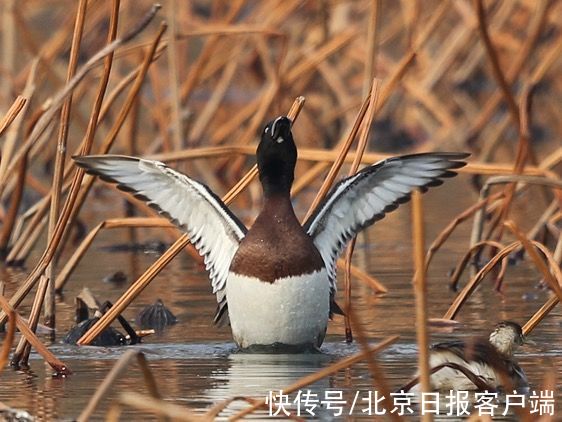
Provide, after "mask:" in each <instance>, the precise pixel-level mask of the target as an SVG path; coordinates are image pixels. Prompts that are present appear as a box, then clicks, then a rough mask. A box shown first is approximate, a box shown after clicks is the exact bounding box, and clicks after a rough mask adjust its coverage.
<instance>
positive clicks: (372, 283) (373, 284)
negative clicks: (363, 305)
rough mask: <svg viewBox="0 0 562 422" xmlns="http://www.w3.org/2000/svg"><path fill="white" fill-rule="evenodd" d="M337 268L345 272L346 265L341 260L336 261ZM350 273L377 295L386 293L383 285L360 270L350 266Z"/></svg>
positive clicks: (386, 290)
mask: <svg viewBox="0 0 562 422" xmlns="http://www.w3.org/2000/svg"><path fill="white" fill-rule="evenodd" d="M336 264H337V266H338V268H339V269H340V270H345V267H346V263H345V260H344V259H343V258H340V259H338V261H337V263H336ZM349 269H350V271H351V275H352V276H353V277H355V278H356V279H357V280H358V281H360V282H362V283H363V284H365V285H366V286H368V287H370V288H371V289H373V290H374V291H375V292H377V293H387V292H388V289H387V288H386V287H385V286H384V284H383V283H381V282H380V280H378V279H377V278H376V277H373V276H372V275H369V274H367V273H366V272H365V271H363V270H362V269H361V268H358V267H356V266H355V265H353V264H351V265H350V267H349Z"/></svg>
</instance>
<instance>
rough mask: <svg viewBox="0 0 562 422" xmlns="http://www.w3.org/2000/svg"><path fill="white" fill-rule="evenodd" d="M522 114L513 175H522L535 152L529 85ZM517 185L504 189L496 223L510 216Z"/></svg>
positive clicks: (497, 236) (520, 113)
mask: <svg viewBox="0 0 562 422" xmlns="http://www.w3.org/2000/svg"><path fill="white" fill-rule="evenodd" d="M519 110H520V112H519V115H518V118H519V121H518V124H519V127H518V129H519V142H518V145H517V154H516V157H515V163H514V165H513V173H514V174H521V171H522V170H523V168H524V167H525V162H526V161H527V159H528V158H529V157H533V156H534V155H533V150H532V147H531V144H530V139H529V138H530V133H529V132H530V127H531V123H530V115H531V89H530V88H529V85H525V86H524V87H523V93H522V94H521V102H520V109H519ZM516 186H517V184H516V183H510V184H508V185H507V186H506V187H505V188H504V192H505V199H504V201H503V204H502V207H501V208H500V209H499V210H498V211H497V219H495V220H494V223H496V224H497V223H500V222H504V221H505V220H506V219H507V217H508V215H509V209H510V207H511V203H512V202H513V198H514V196H515V189H516ZM497 227H498V233H497V234H496V239H497V240H501V238H502V235H503V229H504V225H502V224H500V225H499V226H497ZM495 228H496V226H491V227H490V229H489V233H490V237H491V234H492V232H493V231H494V230H495Z"/></svg>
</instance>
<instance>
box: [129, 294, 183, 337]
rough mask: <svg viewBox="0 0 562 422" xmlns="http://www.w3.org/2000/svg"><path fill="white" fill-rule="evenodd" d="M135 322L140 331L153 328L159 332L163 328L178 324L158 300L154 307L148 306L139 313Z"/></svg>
mask: <svg viewBox="0 0 562 422" xmlns="http://www.w3.org/2000/svg"><path fill="white" fill-rule="evenodd" d="M136 322H137V325H138V326H139V327H141V328H142V329H147V328H153V329H155V330H156V331H161V330H162V329H163V328H164V327H166V326H168V325H173V324H175V323H176V322H178V319H177V318H176V317H175V315H174V314H173V313H172V312H170V310H169V309H168V308H166V306H164V303H163V302H162V301H161V300H160V299H157V300H156V302H154V305H148V306H147V307H145V308H144V309H143V310H142V311H140V312H139V314H138V315H137V319H136Z"/></svg>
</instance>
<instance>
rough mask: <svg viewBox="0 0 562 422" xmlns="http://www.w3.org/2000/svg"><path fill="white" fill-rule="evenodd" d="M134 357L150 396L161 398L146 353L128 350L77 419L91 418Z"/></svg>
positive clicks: (80, 420)
mask: <svg viewBox="0 0 562 422" xmlns="http://www.w3.org/2000/svg"><path fill="white" fill-rule="evenodd" d="M133 358H136V360H137V363H138V365H139V366H140V368H141V370H142V373H143V379H144V382H145V384H146V387H147V389H148V392H149V393H150V397H152V398H154V399H159V398H160V393H159V392H158V388H157V386H156V379H155V378H154V374H153V373H152V371H151V370H150V367H149V366H148V362H147V361H146V358H145V357H144V354H143V353H142V352H137V351H135V350H127V351H126V352H125V353H123V355H121V357H120V358H119V360H118V361H117V362H116V363H115V365H113V368H111V370H110V371H109V373H108V374H107V375H106V377H105V378H104V379H103V381H102V383H101V384H100V385H99V387H98V388H97V389H96V392H95V393H94V395H93V396H92V397H91V398H90V401H89V402H88V404H87V405H86V407H85V408H84V410H82V412H81V413H80V415H79V416H78V418H77V419H76V420H77V421H79V422H82V421H88V420H90V418H91V416H92V414H93V413H94V411H95V410H96V407H97V406H98V404H99V403H100V402H101V401H102V400H103V399H104V397H105V396H106V395H107V393H108V391H109V389H110V388H111V387H112V386H113V385H114V383H115V382H116V381H117V380H118V379H119V377H120V376H121V375H122V374H123V373H124V372H125V370H126V369H128V368H129V365H130V363H131V361H132V360H133Z"/></svg>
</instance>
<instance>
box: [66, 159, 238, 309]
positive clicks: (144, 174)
mask: <svg viewBox="0 0 562 422" xmlns="http://www.w3.org/2000/svg"><path fill="white" fill-rule="evenodd" d="M73 158H74V161H76V163H77V164H78V165H79V166H81V167H83V168H85V169H86V171H87V172H88V173H90V174H94V175H98V176H100V177H101V178H102V179H103V180H105V181H108V182H112V183H116V184H117V187H118V188H119V189H121V190H124V191H127V192H131V193H132V194H133V195H134V196H136V197H137V198H139V199H142V200H144V201H146V202H147V203H148V205H150V206H151V207H152V208H155V209H156V210H157V211H158V212H160V213H161V214H164V215H165V216H167V217H168V218H169V219H170V220H171V221H172V222H173V223H175V224H176V225H177V226H178V227H180V228H181V229H182V230H184V231H185V232H186V233H187V234H188V235H189V239H190V241H191V243H192V244H193V246H195V248H196V249H197V251H198V252H199V253H200V254H201V255H202V256H203V257H204V261H205V267H206V268H207V270H208V271H209V272H210V278H211V285H212V287H213V293H215V294H216V295H217V301H218V302H219V306H220V308H221V309H223V310H224V309H226V296H225V285H226V278H227V276H228V270H229V268H230V263H231V261H232V258H233V257H234V254H235V253H236V251H237V250H238V245H239V243H240V241H241V240H242V238H243V237H244V236H245V235H246V232H247V229H246V227H245V226H244V224H242V222H240V221H239V220H238V219H237V218H236V216H234V214H232V212H231V211H230V210H229V209H228V207H227V206H226V205H225V204H224V203H223V202H222V201H221V200H220V198H218V197H217V196H216V195H215V194H214V193H213V192H212V191H211V190H210V189H209V188H208V187H207V186H205V185H204V184H202V183H199V182H196V181H195V180H193V179H190V178H189V177H187V176H186V175H184V174H181V173H178V172H177V171H175V170H172V169H171V168H169V167H168V166H166V165H165V164H163V163H161V162H158V161H151V160H144V159H140V158H134V157H126V156H118V155H96V156H95V155H92V156H83V157H73Z"/></svg>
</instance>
